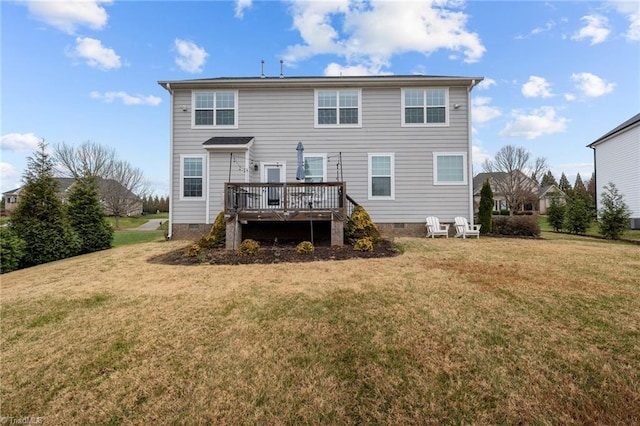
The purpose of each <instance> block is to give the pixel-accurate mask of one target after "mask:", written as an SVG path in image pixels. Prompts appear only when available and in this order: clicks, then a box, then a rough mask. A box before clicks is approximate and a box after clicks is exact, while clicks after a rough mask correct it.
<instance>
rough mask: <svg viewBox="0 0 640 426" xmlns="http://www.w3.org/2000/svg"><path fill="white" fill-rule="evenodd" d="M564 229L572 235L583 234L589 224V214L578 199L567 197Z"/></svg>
mask: <svg viewBox="0 0 640 426" xmlns="http://www.w3.org/2000/svg"><path fill="white" fill-rule="evenodd" d="M564 222H565V229H566V230H567V231H569V232H571V233H573V234H584V233H585V232H586V230H587V228H589V224H590V222H591V213H590V212H589V210H588V209H587V206H586V205H585V203H584V200H583V199H582V198H580V197H569V199H568V201H567V205H566V207H565V214H564Z"/></svg>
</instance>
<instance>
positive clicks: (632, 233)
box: [538, 215, 640, 241]
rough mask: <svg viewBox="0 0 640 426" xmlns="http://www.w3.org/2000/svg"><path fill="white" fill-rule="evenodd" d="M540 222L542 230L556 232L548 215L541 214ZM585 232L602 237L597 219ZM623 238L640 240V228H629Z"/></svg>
mask: <svg viewBox="0 0 640 426" xmlns="http://www.w3.org/2000/svg"><path fill="white" fill-rule="evenodd" d="M538 223H539V224H540V230H541V231H543V232H550V233H555V232H554V231H553V229H552V228H551V226H550V225H549V222H547V216H546V215H539V216H538ZM556 234H557V233H556ZM585 234H586V235H589V236H593V237H601V235H600V229H599V228H598V223H597V222H596V221H593V222H591V226H589V228H588V229H587V232H586V233H585ZM622 238H623V239H627V240H637V241H640V230H638V229H628V230H627V231H625V233H624V235H623V236H622Z"/></svg>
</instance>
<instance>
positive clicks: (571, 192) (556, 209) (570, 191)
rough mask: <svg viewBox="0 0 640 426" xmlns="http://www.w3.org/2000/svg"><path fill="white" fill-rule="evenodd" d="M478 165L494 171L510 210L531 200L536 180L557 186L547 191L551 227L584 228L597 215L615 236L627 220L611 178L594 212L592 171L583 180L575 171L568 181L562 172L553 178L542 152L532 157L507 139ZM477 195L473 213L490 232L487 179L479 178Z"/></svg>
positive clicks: (576, 230)
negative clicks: (507, 143)
mask: <svg viewBox="0 0 640 426" xmlns="http://www.w3.org/2000/svg"><path fill="white" fill-rule="evenodd" d="M483 169H484V170H485V171H486V172H488V173H494V174H496V176H498V177H497V178H496V179H495V180H494V182H493V183H494V185H495V187H496V189H497V191H499V192H500V194H501V195H502V196H503V197H504V198H505V200H506V202H507V205H508V207H509V212H510V216H513V215H514V213H515V212H516V211H517V210H518V209H519V208H521V207H522V206H523V205H524V204H525V203H530V202H535V201H536V199H537V189H538V186H539V185H540V186H543V187H545V186H549V185H555V186H557V187H558V189H559V190H560V191H561V192H560V193H558V192H553V193H552V196H551V204H550V206H549V208H548V210H547V220H548V222H549V224H550V225H551V226H552V228H553V229H554V230H555V231H568V232H570V233H574V234H583V233H585V232H586V230H587V229H588V228H589V226H590V224H591V222H592V221H594V220H597V221H598V225H599V229H600V234H602V235H603V236H604V237H606V238H611V239H619V238H620V237H621V236H622V233H623V232H624V230H625V229H626V228H627V226H628V224H629V217H630V212H629V209H628V206H627V205H626V203H625V202H624V197H623V195H622V194H620V192H619V191H618V189H617V188H616V186H615V185H614V184H613V183H611V182H609V183H608V184H607V185H606V186H604V187H603V189H604V191H603V193H602V200H601V203H600V210H599V211H598V212H596V197H597V196H596V186H595V184H596V180H595V173H592V175H591V178H590V179H589V181H587V184H586V185H585V183H584V182H583V180H582V177H581V176H580V173H578V174H577V176H576V180H575V182H574V184H573V185H571V184H570V183H569V180H568V179H567V176H566V175H565V173H564V172H563V173H562V174H561V176H560V180H559V181H556V178H555V176H553V173H552V172H551V171H550V170H549V169H548V167H547V163H546V160H545V159H544V158H535V159H533V158H532V157H531V154H530V153H529V151H527V150H526V149H524V148H517V147H514V146H511V145H507V146H505V147H503V148H501V149H500V151H498V153H497V154H496V156H495V158H494V159H491V160H486V161H485V163H484V164H483ZM480 196H481V198H480V203H479V214H478V219H479V222H480V223H482V227H481V229H482V230H484V232H491V228H492V222H493V219H492V214H493V191H492V189H491V185H490V184H489V181H488V180H487V181H486V182H484V185H483V187H482V190H481V194H480ZM597 213H599V215H598V214H597ZM598 216H599V217H598Z"/></svg>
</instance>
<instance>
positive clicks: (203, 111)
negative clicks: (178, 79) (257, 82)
mask: <svg viewBox="0 0 640 426" xmlns="http://www.w3.org/2000/svg"><path fill="white" fill-rule="evenodd" d="M237 95H238V94H237V92H233V91H232V92H193V125H194V126H197V127H214V126H225V127H237V122H238V108H237V105H236V103H237V102H236V99H237V97H238V96H237Z"/></svg>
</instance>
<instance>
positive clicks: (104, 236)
mask: <svg viewBox="0 0 640 426" xmlns="http://www.w3.org/2000/svg"><path fill="white" fill-rule="evenodd" d="M60 175H63V176H67V177H72V178H74V183H73V185H71V186H70V188H69V190H68V193H67V194H66V195H67V196H66V202H64V203H63V200H62V199H61V197H60V186H59V183H58V181H57V180H56V179H55V177H56V176H60ZM23 182H24V186H23V187H22V191H21V193H20V200H19V202H18V205H17V206H16V208H15V209H14V210H13V212H12V213H11V218H10V221H9V223H8V226H7V227H6V228H1V229H0V233H1V235H0V237H1V239H2V246H1V253H0V255H1V263H0V272H1V273H4V272H9V271H12V270H15V269H19V268H25V267H29V266H34V265H38V264H42V263H47V262H51V261H54V260H59V259H64V258H67V257H71V256H75V255H79V254H84V253H91V252H94V251H98V250H104V249H108V248H110V247H111V244H112V241H113V233H114V229H113V228H112V227H111V225H110V224H109V223H108V222H107V220H106V216H105V209H107V210H108V211H109V212H110V213H111V214H112V215H114V216H115V217H116V228H117V227H118V217H120V216H125V215H127V214H128V213H129V212H130V211H131V209H132V203H138V204H141V197H140V195H142V198H144V197H146V198H149V197H148V196H146V195H145V193H146V191H147V187H146V182H145V180H144V176H143V174H142V171H141V170H140V169H138V168H135V167H133V166H132V165H131V164H129V163H128V162H126V161H122V160H119V159H118V158H117V157H116V155H115V151H113V150H112V149H109V148H105V147H102V146H100V145H98V144H94V143H91V142H85V143H83V144H82V145H80V146H78V147H73V146H70V145H67V144H64V143H62V144H59V145H57V146H55V147H54V149H53V154H49V152H48V150H47V144H46V143H45V141H44V140H42V141H40V143H39V144H38V149H37V151H36V152H35V153H34V154H33V156H31V157H29V158H28V160H27V168H26V170H25V172H24V175H23ZM98 182H100V185H99V184H98ZM155 201H156V200H155V198H154V199H152V202H155ZM158 201H159V200H158Z"/></svg>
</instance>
